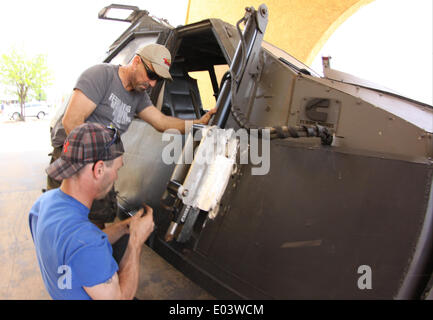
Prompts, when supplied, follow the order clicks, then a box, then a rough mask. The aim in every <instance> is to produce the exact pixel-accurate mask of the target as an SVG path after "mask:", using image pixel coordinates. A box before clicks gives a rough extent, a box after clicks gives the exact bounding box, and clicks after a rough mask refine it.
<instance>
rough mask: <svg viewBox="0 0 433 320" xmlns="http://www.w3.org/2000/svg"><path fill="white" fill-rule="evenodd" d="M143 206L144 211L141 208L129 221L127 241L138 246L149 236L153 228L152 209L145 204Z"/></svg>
mask: <svg viewBox="0 0 433 320" xmlns="http://www.w3.org/2000/svg"><path fill="white" fill-rule="evenodd" d="M143 206H144V208H145V209H146V213H144V209H143V208H141V209H140V210H138V212H137V213H136V214H135V215H134V216H133V217H131V218H130V221H129V241H131V242H132V243H133V244H134V245H137V246H140V247H141V245H143V243H144V242H145V241H146V240H147V238H149V236H150V234H151V233H152V232H153V229H154V228H155V223H154V222H153V209H152V208H151V207H149V206H148V205H146V204H143Z"/></svg>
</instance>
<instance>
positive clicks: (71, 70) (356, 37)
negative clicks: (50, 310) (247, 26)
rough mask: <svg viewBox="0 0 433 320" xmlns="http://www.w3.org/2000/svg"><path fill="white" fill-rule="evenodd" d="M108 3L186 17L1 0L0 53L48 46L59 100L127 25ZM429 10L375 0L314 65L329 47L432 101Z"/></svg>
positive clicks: (168, 0)
mask: <svg viewBox="0 0 433 320" xmlns="http://www.w3.org/2000/svg"><path fill="white" fill-rule="evenodd" d="M203 1H204V0H203ZM264 2H266V1H264ZM111 3H120V4H129V5H135V6H138V7H140V8H141V9H146V10H148V11H149V12H150V14H151V15H154V16H157V17H160V18H166V19H168V21H169V22H170V23H171V24H172V25H173V26H177V25H180V24H184V23H185V16H186V10H187V4H188V1H187V0H158V1H154V0H153V1H145V0H135V1H134V0H132V1H122V0H73V1H70V0H69V1H64V0H63V1H61V0H57V1H56V0H33V1H31V0H13V1H10V0H8V1H0V54H1V53H6V52H8V50H9V49H10V48H11V47H13V46H15V47H16V48H18V49H24V50H25V51H26V52H27V53H28V54H29V55H34V54H37V53H46V54H48V63H49V66H50V68H51V70H52V71H53V74H54V77H55V80H54V85H53V87H52V88H51V89H50V90H49V91H48V94H49V98H51V99H56V100H57V99H59V97H61V96H62V95H63V94H65V93H66V94H67V93H69V92H70V91H71V90H72V87H73V85H74V83H75V81H76V79H77V78H78V76H79V75H80V73H81V72H82V71H84V70H85V69H86V68H88V67H90V66H91V65H93V64H95V63H99V62H101V61H102V60H103V58H104V57H105V53H106V50H107V48H108V46H109V45H110V44H111V43H112V42H113V41H114V40H115V39H116V38H117V37H118V36H119V35H120V34H121V33H122V32H123V31H124V30H125V29H126V28H127V26H128V24H127V23H124V22H116V21H106V20H99V19H98V12H99V10H100V9H102V8H103V7H104V6H107V5H109V4H111ZM242 14H243V12H239V15H242ZM270 15H272V12H270ZM432 16H433V11H432V0H376V1H374V2H373V3H371V4H369V5H367V6H365V7H363V8H361V10H359V11H358V12H357V13H355V14H354V15H353V16H352V17H350V18H349V19H348V20H347V21H346V22H345V23H343V25H342V26H341V27H340V28H339V29H337V31H336V32H335V33H334V34H333V35H332V36H331V38H330V39H329V41H328V42H327V43H326V45H325V47H324V48H323V50H322V51H321V52H320V53H319V55H318V57H317V59H316V60H315V62H314V63H313V65H312V67H313V69H315V70H316V71H318V72H321V70H322V66H321V56H322V55H330V56H332V60H331V67H332V68H334V69H337V70H341V71H344V72H348V73H351V74H354V75H356V76H358V77H361V78H365V79H367V80H370V81H373V82H376V83H379V84H382V85H385V86H387V87H389V88H392V89H394V90H396V91H398V92H401V93H402V94H406V95H408V96H410V97H412V98H414V99H417V100H420V101H423V102H426V103H429V104H433V101H432V74H433V71H432V60H433V49H432V39H433V36H432V29H433V27H432V20H433V19H432ZM273 23H276V22H273ZM275 45H277V46H278V44H277V43H276V44H275ZM289 53H290V52H289Z"/></svg>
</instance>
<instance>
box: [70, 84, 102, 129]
mask: <svg viewBox="0 0 433 320" xmlns="http://www.w3.org/2000/svg"><path fill="white" fill-rule="evenodd" d="M95 108H96V104H95V103H94V102H93V101H92V100H90V99H89V98H88V97H87V96H86V95H85V94H84V93H83V92H82V91H81V90H79V89H75V90H74V92H73V93H72V96H71V99H70V100H69V104H68V106H67V108H66V112H65V115H64V116H63V119H62V124H63V127H64V128H65V131H66V134H69V133H70V132H71V131H72V130H73V129H74V128H76V127H78V126H79V125H80V124H83V123H84V122H85V121H86V119H87V118H88V117H89V116H90V115H91V114H92V112H93V111H94V110H95Z"/></svg>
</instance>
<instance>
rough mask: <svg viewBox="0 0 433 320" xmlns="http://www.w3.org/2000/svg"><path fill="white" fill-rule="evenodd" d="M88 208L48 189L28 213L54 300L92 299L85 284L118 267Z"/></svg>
mask: <svg viewBox="0 0 433 320" xmlns="http://www.w3.org/2000/svg"><path fill="white" fill-rule="evenodd" d="M88 214H89V209H88V208H87V207H86V206H84V205H83V204H82V203H81V202H79V201H77V200H76V199H74V198H72V197H70V196H68V195H67V194H65V193H64V192H62V191H61V190H60V189H54V190H50V191H47V192H45V193H44V194H43V195H42V196H40V197H39V199H38V200H37V201H36V203H35V204H34V205H33V207H32V208H31V210H30V213H29V223H30V230H31V232H32V237H33V241H34V243H35V247H36V256H37V258H38V262H39V267H40V269H41V273H42V279H43V281H44V283H45V287H46V288H47V290H48V293H49V294H50V295H51V297H52V298H53V299H72V300H81V299H91V298H90V297H89V295H88V294H87V293H86V291H85V290H84V289H83V286H85V287H93V286H95V285H97V284H100V283H104V282H106V281H107V280H109V279H110V278H111V277H112V276H113V275H114V273H115V272H116V271H117V270H118V265H117V263H116V261H115V260H114V258H113V255H112V252H113V249H112V247H111V244H110V242H109V241H108V237H107V235H106V234H105V233H104V232H102V231H101V230H100V229H99V228H98V227H96V226H95V225H94V224H93V223H91V222H90V221H89V219H88V218H87V216H88Z"/></svg>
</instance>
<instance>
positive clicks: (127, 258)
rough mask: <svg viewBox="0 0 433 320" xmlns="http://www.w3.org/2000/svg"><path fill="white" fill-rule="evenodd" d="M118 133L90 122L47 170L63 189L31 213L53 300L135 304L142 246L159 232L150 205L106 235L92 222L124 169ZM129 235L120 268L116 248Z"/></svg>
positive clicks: (70, 138)
mask: <svg viewBox="0 0 433 320" xmlns="http://www.w3.org/2000/svg"><path fill="white" fill-rule="evenodd" d="M123 152H124V149H123V144H122V141H121V140H120V135H119V133H118V131H117V129H115V128H107V127H104V126H103V125H101V124H96V123H85V124H82V125H80V126H78V127H76V128H75V129H74V130H72V131H71V133H70V134H69V135H68V137H67V138H66V140H65V143H64V145H63V150H62V154H61V156H60V158H59V159H57V160H56V161H55V162H53V163H52V164H51V165H50V166H49V167H48V168H47V174H48V175H50V176H51V177H52V178H55V179H59V180H63V181H62V184H61V186H60V188H58V189H53V190H50V191H47V192H45V193H44V194H43V195H42V196H40V197H39V199H38V200H37V201H36V203H35V204H34V205H33V207H32V208H31V210H30V213H29V223H30V230H31V233H32V237H33V241H34V244H35V248H36V256H37V259H38V263H39V267H40V269H41V273H42V279H43V281H44V283H45V286H46V288H47V290H48V292H49V294H50V295H51V297H52V298H53V299H132V298H133V297H134V295H135V292H136V290H137V286H138V278H139V277H138V276H139V257H140V252H141V247H142V245H143V243H144V242H145V241H146V239H147V238H148V237H149V235H150V234H151V233H152V231H153V228H154V223H153V213H152V212H153V211H152V209H151V208H150V207H149V206H146V205H144V206H145V209H146V214H144V209H140V210H139V211H138V212H137V214H136V215H134V216H133V217H131V218H129V219H127V220H124V221H122V222H119V223H115V224H113V225H111V226H110V227H108V228H105V229H104V231H102V230H100V229H99V228H98V227H96V226H95V225H94V224H93V223H92V222H90V221H89V219H88V214H89V210H90V208H91V206H92V203H93V201H94V200H95V199H101V198H103V197H105V195H106V194H107V193H108V192H109V191H110V190H111V188H112V187H113V184H114V181H115V180H116V179H117V172H118V170H119V169H120V168H121V167H122V166H123V156H122V155H123ZM126 234H129V240H128V245H127V248H126V251H125V253H124V255H123V257H122V259H121V261H120V263H119V264H117V263H116V261H115V260H114V258H113V256H112V251H113V250H112V247H111V244H112V243H114V242H116V241H117V240H119V239H120V238H121V237H122V236H124V235H126Z"/></svg>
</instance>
